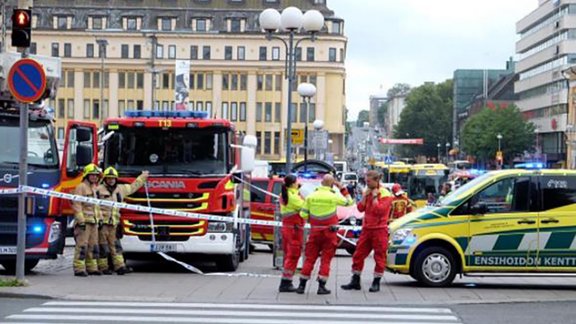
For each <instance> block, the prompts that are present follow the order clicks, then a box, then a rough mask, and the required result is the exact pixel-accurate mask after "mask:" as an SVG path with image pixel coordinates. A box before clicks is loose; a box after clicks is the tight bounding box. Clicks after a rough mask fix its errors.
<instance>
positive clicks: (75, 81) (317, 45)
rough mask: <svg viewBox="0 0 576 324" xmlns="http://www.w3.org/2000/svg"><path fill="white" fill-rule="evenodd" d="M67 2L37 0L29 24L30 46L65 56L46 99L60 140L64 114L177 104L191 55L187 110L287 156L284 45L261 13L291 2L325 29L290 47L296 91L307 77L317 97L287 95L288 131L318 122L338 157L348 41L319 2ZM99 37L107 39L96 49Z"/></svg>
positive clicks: (262, 150)
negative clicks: (182, 69) (178, 78)
mask: <svg viewBox="0 0 576 324" xmlns="http://www.w3.org/2000/svg"><path fill="white" fill-rule="evenodd" d="M70 3H71V2H70V1H66V0H36V1H34V9H33V21H32V24H33V36H32V42H33V44H32V46H31V48H30V50H31V52H32V53H36V54H39V55H47V56H54V57H60V58H61V59H62V66H63V69H62V79H61V82H60V87H59V90H58V95H57V98H56V99H55V100H54V101H53V102H52V103H51V105H52V106H53V107H54V109H55V112H56V117H57V122H56V127H57V134H58V137H59V138H62V137H63V136H64V130H65V125H66V123H67V121H68V120H73V119H75V120H87V121H94V122H100V121H101V119H102V118H106V117H107V116H121V115H123V113H124V111H126V110H135V109H158V110H172V109H174V101H175V92H174V83H175V75H174V72H175V61H176V60H189V61H190V86H189V87H190V92H189V107H190V109H191V110H201V111H207V112H208V113H209V114H210V116H215V117H223V118H227V119H230V120H231V121H232V122H234V123H235V124H236V126H237V129H238V130H239V131H242V132H246V133H247V134H252V135H255V136H256V137H257V139H258V143H259V146H258V153H259V157H260V158H262V159H269V160H279V159H283V158H285V157H284V154H285V149H284V148H285V134H284V132H285V129H286V121H287V117H288V116H287V98H288V93H287V89H288V83H287V81H286V79H285V78H284V66H285V57H286V50H285V47H284V44H283V43H282V42H280V41H275V40H272V41H268V40H266V38H265V34H264V33H263V32H262V31H261V30H260V28H259V26H258V16H259V13H260V12H261V11H262V10H264V9H266V8H276V9H278V10H281V9H282V8H285V7H288V6H297V7H299V8H300V9H302V11H306V10H309V9H317V10H319V11H321V12H322V13H323V14H324V16H325V28H324V31H323V32H322V33H321V34H320V35H319V37H318V39H317V40H316V41H315V42H311V41H303V42H302V43H301V45H300V47H299V49H297V52H296V60H297V66H298V67H297V75H298V82H297V83H296V84H295V86H294V89H296V88H297V85H298V83H300V82H305V81H306V82H311V83H314V84H315V85H316V87H317V94H316V96H315V97H314V98H313V99H312V104H311V109H310V111H309V116H305V110H304V105H303V104H301V103H302V99H301V98H300V97H299V95H298V93H297V92H296V91H294V92H293V93H292V94H291V95H292V98H293V102H294V105H293V107H294V109H293V114H292V116H291V117H292V122H293V128H304V123H305V122H306V121H308V122H309V127H310V129H313V127H312V122H313V121H314V120H315V119H322V120H324V122H325V129H327V130H328V131H329V133H330V139H331V140H332V141H331V143H332V144H331V145H332V147H331V150H332V152H334V154H335V157H342V156H343V152H344V132H345V127H344V125H345V122H346V116H345V78H346V74H345V66H344V61H345V55H346V45H347V39H346V37H345V36H344V32H343V29H344V22H343V20H342V19H340V18H338V17H336V16H335V14H334V12H332V11H331V10H330V9H329V8H328V7H327V4H326V1H325V0H291V1H288V0H187V1H184V0H170V1H166V0H137V1H135V0H123V1H122V0H111V1H101V0H86V1H74V6H71V5H70ZM10 9H11V8H9V10H10ZM302 36H304V35H302ZM299 37H300V36H299ZM8 39H9V38H8ZM104 40H105V41H106V42H107V45H99V42H100V43H103V41H104ZM9 50H12V48H10V49H9ZM102 71H104V73H102ZM102 76H103V78H104V79H103V104H102V103H101V92H100V91H101V89H100V78H102ZM306 117H308V118H306ZM298 153H299V154H303V149H302V148H299V152H298Z"/></svg>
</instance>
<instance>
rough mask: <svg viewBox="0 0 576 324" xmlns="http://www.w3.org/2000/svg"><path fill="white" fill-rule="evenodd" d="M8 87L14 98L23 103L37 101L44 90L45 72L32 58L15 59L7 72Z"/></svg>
mask: <svg viewBox="0 0 576 324" xmlns="http://www.w3.org/2000/svg"><path fill="white" fill-rule="evenodd" d="M8 89H10V93H12V96H14V98H16V100H18V101H20V102H23V103H32V102H36V101H38V100H39V99H40V98H42V96H43V95H44V91H45V90H46V72H44V67H43V66H42V65H40V63H38V62H36V61H35V60H33V59H27V58H25V59H21V60H19V61H16V63H14V65H12V67H11V68H10V72H9V73H8Z"/></svg>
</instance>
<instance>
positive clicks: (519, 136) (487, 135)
mask: <svg viewBox="0 0 576 324" xmlns="http://www.w3.org/2000/svg"><path fill="white" fill-rule="evenodd" d="M534 130H535V126H534V124H532V123H530V122H527V121H525V120H524V119H523V117H522V113H521V112H520V110H519V109H518V107H516V106H514V105H512V106H508V107H500V106H497V107H496V108H494V109H491V108H484V109H482V110H481V111H480V112H479V113H478V114H476V115H474V116H472V117H470V119H468V121H467V122H466V124H465V125H464V128H463V129H462V148H463V149H464V150H465V151H466V152H468V153H469V154H471V155H474V156H476V157H477V158H478V159H480V160H484V161H486V160H493V159H495V155H496V151H497V150H498V138H497V136H498V134H500V135H502V140H501V148H502V151H503V152H504V161H511V160H512V159H514V157H515V156H516V155H518V154H522V153H524V152H525V151H528V150H531V149H532V145H533V141H534Z"/></svg>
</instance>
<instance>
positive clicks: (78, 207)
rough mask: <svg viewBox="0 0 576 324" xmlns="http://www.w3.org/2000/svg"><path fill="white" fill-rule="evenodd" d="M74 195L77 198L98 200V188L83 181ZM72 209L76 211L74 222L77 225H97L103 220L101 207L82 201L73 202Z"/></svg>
mask: <svg viewBox="0 0 576 324" xmlns="http://www.w3.org/2000/svg"><path fill="white" fill-rule="evenodd" d="M74 194H75V195H77V196H83V197H89V198H97V196H96V186H93V185H91V184H90V183H88V182H87V181H82V182H81V183H80V184H79V185H78V186H77V187H76V188H75V189H74ZM72 209H74V220H75V221H76V224H84V223H89V224H96V223H98V221H99V220H101V219H102V214H101V212H100V206H98V205H92V204H88V203H84V202H80V201H73V202H72Z"/></svg>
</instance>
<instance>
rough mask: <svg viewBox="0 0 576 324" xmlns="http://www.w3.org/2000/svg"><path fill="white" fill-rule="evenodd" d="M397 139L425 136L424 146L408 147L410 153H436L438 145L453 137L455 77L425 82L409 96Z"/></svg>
mask: <svg viewBox="0 0 576 324" xmlns="http://www.w3.org/2000/svg"><path fill="white" fill-rule="evenodd" d="M394 137H395V138H423V139H424V145H419V146H405V147H403V148H402V152H403V154H404V155H407V156H417V155H425V156H436V155H437V152H438V148H437V147H436V145H437V144H438V143H440V144H441V145H442V148H443V150H442V152H443V151H444V149H445V146H444V145H445V144H446V143H447V142H451V138H452V80H447V81H445V82H442V83H439V84H434V83H431V82H429V83H425V84H424V85H421V86H419V87H417V88H414V89H412V90H411V91H410V93H409V94H408V95H407V96H406V107H405V108H404V110H403V111H402V113H401V114H400V122H399V123H398V125H396V127H394Z"/></svg>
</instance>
